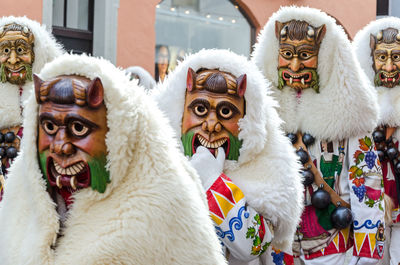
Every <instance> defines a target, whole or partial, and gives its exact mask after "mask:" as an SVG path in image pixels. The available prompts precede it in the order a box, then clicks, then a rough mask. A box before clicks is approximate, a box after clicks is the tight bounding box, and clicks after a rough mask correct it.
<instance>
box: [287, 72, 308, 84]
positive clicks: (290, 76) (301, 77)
mask: <svg viewBox="0 0 400 265" xmlns="http://www.w3.org/2000/svg"><path fill="white" fill-rule="evenodd" d="M311 77H312V74H311V72H303V73H299V74H295V73H292V72H291V71H288V70H285V71H283V72H282V78H283V80H285V81H288V82H289V84H292V83H293V82H301V83H302V84H303V85H304V84H305V83H309V82H311Z"/></svg>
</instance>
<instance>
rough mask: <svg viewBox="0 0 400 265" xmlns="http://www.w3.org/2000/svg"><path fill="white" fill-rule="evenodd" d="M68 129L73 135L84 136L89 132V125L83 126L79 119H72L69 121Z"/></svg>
mask: <svg viewBox="0 0 400 265" xmlns="http://www.w3.org/2000/svg"><path fill="white" fill-rule="evenodd" d="M70 130H71V132H72V134H73V135H75V136H78V137H82V136H85V135H86V134H87V133H88V132H89V127H87V126H85V125H84V124H83V123H82V122H80V121H74V122H72V123H71V126H70Z"/></svg>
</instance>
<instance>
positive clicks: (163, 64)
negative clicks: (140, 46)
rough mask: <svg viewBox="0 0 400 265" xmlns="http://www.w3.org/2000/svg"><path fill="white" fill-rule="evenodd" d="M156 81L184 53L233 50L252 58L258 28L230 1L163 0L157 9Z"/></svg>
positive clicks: (173, 65)
mask: <svg viewBox="0 0 400 265" xmlns="http://www.w3.org/2000/svg"><path fill="white" fill-rule="evenodd" d="M155 27H156V44H157V45H156V62H155V63H156V64H155V65H156V69H155V73H156V75H155V77H156V80H157V81H159V80H163V78H164V76H165V74H166V73H168V71H171V70H173V69H174V68H175V66H176V62H177V60H181V59H182V57H183V55H184V54H185V53H194V52H197V51H199V50H200V49H203V48H205V49H209V48H221V49H230V50H232V51H234V52H236V53H238V54H242V55H245V56H249V55H250V52H251V47H252V45H253V44H254V41H255V29H254V27H253V26H252V25H251V24H250V23H249V21H248V20H247V18H246V17H245V16H244V15H243V14H242V12H241V10H240V7H239V6H238V5H235V4H234V3H233V2H231V1H229V0H219V1H215V0H164V1H162V2H160V3H159V4H158V5H157V6H156V26H155Z"/></svg>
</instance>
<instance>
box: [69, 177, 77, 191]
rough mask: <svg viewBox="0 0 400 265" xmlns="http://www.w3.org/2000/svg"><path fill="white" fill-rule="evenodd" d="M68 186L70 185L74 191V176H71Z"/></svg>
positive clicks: (75, 182)
mask: <svg viewBox="0 0 400 265" xmlns="http://www.w3.org/2000/svg"><path fill="white" fill-rule="evenodd" d="M69 184H71V187H72V188H73V189H74V190H76V184H77V181H76V178H75V176H72V178H71V179H70V180H69Z"/></svg>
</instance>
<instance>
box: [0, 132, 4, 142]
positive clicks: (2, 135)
mask: <svg viewBox="0 0 400 265" xmlns="http://www.w3.org/2000/svg"><path fill="white" fill-rule="evenodd" d="M2 142H4V134H2V133H0V143H2Z"/></svg>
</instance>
